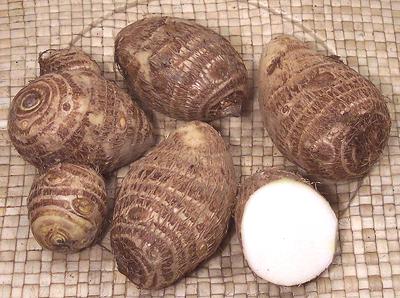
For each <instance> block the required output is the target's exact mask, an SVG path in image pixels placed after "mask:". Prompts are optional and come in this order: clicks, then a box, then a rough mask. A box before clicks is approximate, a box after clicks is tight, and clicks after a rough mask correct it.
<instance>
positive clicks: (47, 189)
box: [28, 163, 110, 253]
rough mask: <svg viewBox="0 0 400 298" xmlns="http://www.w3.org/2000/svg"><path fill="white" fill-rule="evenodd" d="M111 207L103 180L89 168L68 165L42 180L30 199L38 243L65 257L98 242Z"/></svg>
mask: <svg viewBox="0 0 400 298" xmlns="http://www.w3.org/2000/svg"><path fill="white" fill-rule="evenodd" d="M109 207H110V202H109V201H108V200H107V197H106V190H105V185H104V181H103V178H101V177H100V176H99V175H98V174H97V173H96V172H95V171H93V170H92V169H90V168H88V167H85V166H78V165H73V164H68V163H62V164H58V165H55V166H54V167H52V168H50V169H49V170H48V171H47V172H46V173H45V174H42V175H40V176H38V177H37V178H36V179H35V181H34V183H33V185H32V188H31V191H30V193H29V196H28V215H29V220H30V225H31V229H32V233H33V235H34V236H35V239H36V240H37V241H38V242H39V244H40V245H41V246H43V247H44V248H47V249H50V250H53V251H57V252H64V253H73V252H77V251H79V250H82V249H84V248H86V247H88V246H90V245H91V244H92V243H93V242H94V241H96V239H97V237H98V235H99V234H100V233H101V231H102V228H103V225H104V219H105V217H106V215H107V212H108V210H109V209H110V208H109Z"/></svg>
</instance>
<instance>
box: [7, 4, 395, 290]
mask: <svg viewBox="0 0 400 298" xmlns="http://www.w3.org/2000/svg"><path fill="white" fill-rule="evenodd" d="M149 14H158V15H160V14H161V15H170V16H176V17H184V18H188V19H193V20H195V21H196V22H198V23H200V24H203V25H205V26H208V27H210V28H212V29H213V30H215V31H216V32H219V33H220V34H221V35H223V36H225V37H226V38H228V39H229V40H230V41H231V43H232V45H233V46H234V47H235V48H236V50H237V51H238V52H239V53H241V55H242V57H243V59H244V61H245V63H246V66H247V69H248V72H249V76H250V78H251V80H252V82H253V83H252V84H253V89H254V95H255V96H254V97H256V96H257V70H258V60H259V57H260V54H261V51H262V46H263V44H265V43H267V42H268V41H269V40H270V39H271V37H272V36H274V35H278V34H282V33H286V34H294V35H295V36H297V37H298V38H300V39H302V40H305V41H309V42H312V43H313V44H314V45H315V46H317V47H318V48H319V49H320V50H321V51H325V52H327V53H329V54H335V55H339V56H341V58H342V60H343V61H345V62H346V63H348V64H349V65H350V66H351V67H353V68H354V69H356V70H357V71H359V72H360V73H361V74H363V75H364V76H366V77H368V78H369V79H370V80H371V81H372V82H373V83H375V84H376V85H377V86H378V87H379V88H380V89H381V90H382V92H383V93H384V95H385V96H387V101H388V106H389V108H390V112H391V117H392V130H391V137H390V140H389V145H388V146H387V148H386V150H385V152H384V155H383V157H382V158H381V160H380V162H379V164H377V165H376V166H375V167H374V169H373V170H372V171H371V173H370V174H369V176H368V177H366V178H365V179H364V181H362V182H361V181H358V182H353V183H342V184H331V185H323V184H320V185H319V186H320V190H321V191H322V192H323V193H324V194H325V195H326V196H327V197H328V198H329V199H330V201H331V203H332V205H333V207H334V208H335V210H336V211H337V214H338V215H339V217H340V220H339V238H340V242H338V247H337V255H336V257H335V259H334V262H333V264H332V265H331V266H330V267H329V269H328V270H326V271H325V272H324V273H323V274H322V275H321V276H320V277H319V278H317V279H315V280H313V281H311V282H309V283H307V284H305V285H302V286H299V287H278V286H275V285H272V284H269V283H267V282H265V281H262V280H261V279H258V278H256V277H254V276H253V275H252V273H251V272H250V270H249V268H248V267H247V265H246V263H245V261H244V259H243V255H242V253H241V250H240V246H239V244H238V241H237V238H236V236H235V235H234V233H233V232H234V231H233V228H232V229H231V231H230V233H229V235H228V236H227V238H226V239H225V241H224V243H223V245H222V246H221V248H220V250H219V251H218V252H217V253H216V254H215V256H213V257H212V258H211V259H210V260H208V261H207V262H205V263H203V264H202V265H201V266H200V267H199V268H198V269H197V270H195V271H194V272H192V273H191V274H189V275H188V276H187V277H186V278H184V279H182V280H180V281H179V282H178V283H177V284H175V285H174V286H171V287H168V288H166V289H163V290H159V291H147V290H146V291H145V290H139V289H137V288H136V287H135V286H134V285H133V284H132V283H131V282H129V281H128V280H127V279H126V278H125V277H124V276H123V275H122V274H120V273H119V272H118V271H117V268H116V265H115V263H114V261H113V256H112V254H111V253H110V252H109V238H108V236H106V237H105V239H104V240H103V241H102V243H101V245H95V246H93V247H91V248H90V249H87V250H84V251H82V252H80V253H77V254H72V255H63V254H59V253H53V252H50V251H47V250H42V248H41V247H40V246H39V245H38V244H37V242H36V241H35V239H34V238H33V236H32V234H31V233H30V231H29V221H28V218H27V208H26V196H27V195H28V193H29V189H30V186H31V183H32V181H33V178H34V176H35V173H36V172H35V169H34V168H33V167H32V166H31V165H29V164H26V163H25V162H24V161H23V160H22V159H21V158H20V157H19V155H18V154H17V152H16V151H15V150H14V149H13V147H12V146H11V145H10V142H9V140H8V136H7V132H6V127H7V114H8V107H9V104H10V101H11V99H12V98H13V97H14V96H15V94H16V93H17V92H18V91H19V90H20V89H21V88H22V87H23V86H24V85H26V84H27V83H28V82H29V81H30V80H32V79H34V78H35V77H36V76H37V75H38V74H39V67H38V64H37V57H38V54H39V52H41V51H43V50H46V49H48V48H64V47H68V46H69V45H75V46H78V47H81V48H82V49H83V50H84V51H86V52H87V53H89V54H91V55H92V57H93V58H94V59H95V60H96V61H97V62H98V63H99V64H100V65H101V67H102V68H103V70H104V75H105V77H106V78H108V79H112V80H116V81H118V83H119V84H120V86H122V87H124V84H123V81H122V77H121V76H120V75H119V74H118V73H117V72H116V71H115V66H114V64H113V60H114V56H113V54H114V48H113V44H114V37H115V35H116V34H117V33H118V32H119V30H120V29H121V28H123V27H124V26H126V25H127V24H129V23H131V22H134V21H136V20H138V19H140V18H142V17H144V16H147V15H149ZM399 53H400V1H390V0H386V1H373V0H356V1H350V0H341V1H340V0H280V1H279V0H270V1H258V2H257V1H248V2H245V1H229V0H228V1H223V0H201V1H190V0H181V1H174V0H168V1H112V0H105V1H100V0H91V1H90V0H84V1H82V0H58V1H48V0H37V1H28V0H27V1H8V2H7V1H2V2H1V3H0V296H1V297H86V296H90V297H99V296H100V297H161V296H164V297H174V296H181V297H183V296H186V297H209V296H212V297H227V296H235V297H252V296H254V297H302V296H308V297H345V296H347V297H400V242H399V236H400V235H399V231H398V227H399V225H400V147H399V127H400V71H399ZM155 118H156V121H155V126H156V130H157V134H158V135H159V136H160V138H162V137H164V136H166V135H167V134H168V133H169V132H171V131H172V130H174V129H175V128H176V127H178V126H180V125H181V124H182V123H183V122H180V121H176V120H173V119H170V118H167V117H165V116H162V115H159V114H157V115H156V117H155ZM212 124H213V125H214V126H215V127H216V128H217V129H218V130H219V131H220V132H221V134H222V135H223V137H224V138H225V140H226V141H227V142H228V143H229V144H230V146H231V153H232V155H233V159H234V163H235V166H236V171H237V176H238V179H244V178H245V177H246V176H248V175H250V174H251V173H253V172H255V171H257V170H258V169H260V168H262V167H266V166H272V165H274V166H283V167H293V165H292V164H290V163H289V162H288V161H286V160H285V159H284V158H283V157H282V155H281V154H280V152H279V151H278V150H277V149H276V148H275V147H274V146H273V144H272V142H271V139H270V138H269V137H268V135H267V133H266V132H265V131H264V129H263V127H262V122H261V117H260V114H259V111H258V107H257V104H256V100H255V99H253V100H252V101H251V102H250V103H249V105H248V106H247V107H246V109H245V113H244V115H243V116H242V117H241V118H225V119H222V120H219V121H215V122H213V123H212ZM126 171H127V168H126V167H125V168H123V169H120V170H119V171H118V172H117V173H116V174H115V175H114V176H112V177H110V178H109V185H108V188H109V192H110V195H111V196H112V195H113V193H114V191H115V187H116V184H117V181H120V180H121V178H122V177H123V176H124V175H125V173H126ZM351 198H353V199H352V200H350V199H351Z"/></svg>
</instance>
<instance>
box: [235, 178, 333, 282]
mask: <svg viewBox="0 0 400 298" xmlns="http://www.w3.org/2000/svg"><path fill="white" fill-rule="evenodd" d="M337 223H338V222H337V218H336V216H335V213H334V212H333V211H332V209H331V207H330V205H329V203H328V202H327V201H326V200H325V199H324V198H323V197H322V196H321V195H320V194H319V193H318V192H317V191H315V190H314V189H313V188H312V187H310V186H308V185H306V184H304V183H301V182H297V181H294V180H290V179H287V178H284V179H279V180H275V181H273V182H271V183H269V184H266V185H264V186H263V187H261V188H259V189H258V190H257V191H255V192H254V193H253V194H252V195H251V196H250V198H249V200H248V201H247V203H246V205H245V208H244V214H243V218H242V223H241V237H242V245H243V251H244V255H245V258H246V260H247V262H248V264H249V266H250V268H251V269H252V270H253V271H254V272H255V273H256V274H257V275H258V276H260V277H261V278H263V279H265V280H267V281H269V282H272V283H274V284H277V285H283V286H292V285H299V284H302V283H304V282H307V281H309V280H311V279H313V278H315V277H317V276H318V275H319V274H321V273H322V272H323V271H324V270H325V269H326V268H327V267H328V266H329V265H330V263H331V262H332V260H333V257H334V253H335V244H336V233H337Z"/></svg>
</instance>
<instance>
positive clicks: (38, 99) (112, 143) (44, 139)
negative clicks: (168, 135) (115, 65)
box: [8, 64, 154, 173]
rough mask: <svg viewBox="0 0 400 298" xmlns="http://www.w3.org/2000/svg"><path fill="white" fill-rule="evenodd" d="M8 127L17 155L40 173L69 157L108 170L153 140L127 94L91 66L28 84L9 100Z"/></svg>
mask: <svg viewBox="0 0 400 298" xmlns="http://www.w3.org/2000/svg"><path fill="white" fill-rule="evenodd" d="M74 65H75V64H74ZM8 131H9V135H10V139H11V141H12V143H13V145H14V147H15V148H16V150H17V151H18V153H19V154H20V155H21V156H22V157H23V158H24V159H25V160H27V161H29V162H30V163H32V164H33V165H34V166H36V167H37V168H39V170H41V171H43V170H45V169H46V168H48V167H49V166H52V165H54V164H57V163H59V162H62V161H66V162H72V163H77V164H85V165H89V166H91V167H93V168H95V169H96V170H98V171H99V172H100V173H109V172H112V171H113V170H115V169H118V168H120V167H122V166H124V165H126V164H129V163H130V162H132V161H133V160H135V159H137V158H139V157H140V156H141V155H142V154H143V153H144V152H145V151H146V150H147V149H149V148H150V147H151V146H152V145H153V143H154V139H153V134H152V125H151V123H150V122H149V120H148V119H147V117H146V115H145V113H144V112H143V111H142V110H141V109H140V108H139V107H138V106H137V105H136V104H135V103H134V102H133V101H132V100H131V98H130V97H129V95H128V94H127V93H125V92H124V91H122V90H121V89H120V88H119V87H118V86H117V85H115V83H113V82H111V81H107V80H105V79H104V78H103V77H101V76H99V75H98V74H96V72H94V71H91V70H87V69H83V70H80V69H75V70H67V71H61V72H52V73H48V74H45V75H42V76H40V77H39V78H37V79H36V80H34V81H32V82H31V83H29V84H28V85H27V86H26V87H24V88H23V89H22V90H21V91H20V92H18V94H17V95H16V96H15V97H14V99H13V101H12V102H11V107H10V111H9V119H8Z"/></svg>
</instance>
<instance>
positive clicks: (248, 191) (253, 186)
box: [234, 168, 312, 245]
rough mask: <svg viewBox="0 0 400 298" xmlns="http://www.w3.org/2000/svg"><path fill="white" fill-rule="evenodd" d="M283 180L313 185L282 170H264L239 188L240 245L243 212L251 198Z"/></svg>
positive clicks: (236, 222) (236, 219)
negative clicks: (269, 184) (268, 185)
mask: <svg viewBox="0 0 400 298" xmlns="http://www.w3.org/2000/svg"><path fill="white" fill-rule="evenodd" d="M282 178H288V179H292V180H295V181H299V182H302V183H305V184H308V185H310V187H312V185H311V184H310V183H309V182H308V181H307V180H306V179H304V178H303V177H301V176H299V175H297V174H295V173H292V172H289V171H285V170H281V169H278V168H268V169H264V170H262V171H260V172H257V173H255V174H253V175H252V176H250V177H249V178H247V179H246V180H245V181H244V183H243V184H242V185H241V186H240V187H239V191H238V195H237V201H236V206H235V216H234V218H235V226H236V235H237V237H238V239H239V242H240V245H242V242H241V241H242V240H241V239H242V237H241V233H240V231H241V229H240V224H241V222H242V217H243V212H244V207H245V206H246V203H247V201H248V199H249V198H250V196H251V195H252V194H253V193H254V192H255V191H256V190H257V189H259V188H261V187H262V186H264V185H266V184H268V183H271V182H272V181H275V180H278V179H282Z"/></svg>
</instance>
